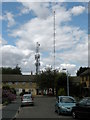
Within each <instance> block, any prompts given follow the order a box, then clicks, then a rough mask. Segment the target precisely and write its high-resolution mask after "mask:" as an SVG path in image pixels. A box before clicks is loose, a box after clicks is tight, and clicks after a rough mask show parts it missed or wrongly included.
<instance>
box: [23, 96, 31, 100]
mask: <svg viewBox="0 0 90 120" xmlns="http://www.w3.org/2000/svg"><path fill="white" fill-rule="evenodd" d="M30 98H31V96H23V99H30Z"/></svg>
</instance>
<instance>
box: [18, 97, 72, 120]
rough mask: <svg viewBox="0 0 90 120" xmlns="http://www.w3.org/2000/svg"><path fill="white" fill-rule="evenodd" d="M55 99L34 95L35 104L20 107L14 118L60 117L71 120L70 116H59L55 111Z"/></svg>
mask: <svg viewBox="0 0 90 120" xmlns="http://www.w3.org/2000/svg"><path fill="white" fill-rule="evenodd" d="M55 101H56V98H55V97H35V98H34V102H35V105H34V106H24V107H21V108H20V112H19V114H18V115H17V117H16V118H62V119H60V120H67V119H68V120H73V119H72V117H71V116H66V115H60V116H59V115H58V114H57V113H55V111H54V105H55Z"/></svg>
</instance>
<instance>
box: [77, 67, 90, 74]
mask: <svg viewBox="0 0 90 120" xmlns="http://www.w3.org/2000/svg"><path fill="white" fill-rule="evenodd" d="M87 69H89V67H80V68H79V70H77V73H76V74H77V76H79V75H80V74H81V73H83V72H84V71H85V70H87Z"/></svg>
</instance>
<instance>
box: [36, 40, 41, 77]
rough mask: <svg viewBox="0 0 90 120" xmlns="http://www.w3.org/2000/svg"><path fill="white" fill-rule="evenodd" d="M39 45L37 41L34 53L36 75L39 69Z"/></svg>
mask: <svg viewBox="0 0 90 120" xmlns="http://www.w3.org/2000/svg"><path fill="white" fill-rule="evenodd" d="M39 46H40V44H39V43H38V42H37V43H36V54H35V60H36V63H35V66H36V75H38V73H39V70H40V53H39Z"/></svg>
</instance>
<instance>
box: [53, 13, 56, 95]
mask: <svg viewBox="0 0 90 120" xmlns="http://www.w3.org/2000/svg"><path fill="white" fill-rule="evenodd" d="M55 40H56V28H55V11H54V20H53V54H54V80H53V95H54V88H55Z"/></svg>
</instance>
